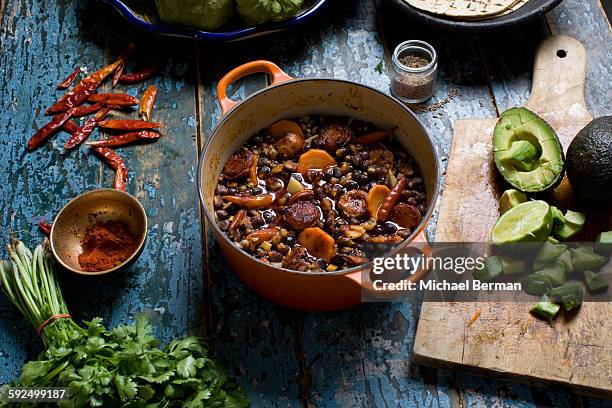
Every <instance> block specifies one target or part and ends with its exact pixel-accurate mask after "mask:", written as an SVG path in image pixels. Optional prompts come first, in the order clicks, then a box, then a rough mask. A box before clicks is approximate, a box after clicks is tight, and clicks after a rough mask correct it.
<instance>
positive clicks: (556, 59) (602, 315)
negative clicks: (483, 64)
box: [414, 36, 612, 395]
mask: <svg viewBox="0 0 612 408" xmlns="http://www.w3.org/2000/svg"><path fill="white" fill-rule="evenodd" d="M558 50H564V51H565V52H566V56H565V57H563V56H564V55H565V54H559V53H558V52H557V51H558ZM585 73H586V52H585V50H584V49H583V47H582V46H581V45H580V44H579V43H578V42H577V41H575V40H573V39H571V38H569V37H565V36H556V37H551V38H550V39H548V40H546V41H544V42H543V43H542V44H541V45H540V47H539V48H538V51H537V53H536V58H535V68H534V79H533V91H532V93H531V96H530V98H529V99H528V101H527V104H526V105H527V107H529V108H530V109H532V110H534V111H535V112H537V113H538V114H540V115H541V116H542V117H544V118H545V119H546V120H547V121H548V122H549V123H550V124H551V126H553V128H555V129H556V131H557V133H558V135H559V138H560V140H561V142H562V144H563V145H564V147H565V148H567V145H568V144H569V142H570V141H571V139H572V138H573V136H574V135H575V134H576V132H577V131H578V130H579V129H581V128H582V127H583V126H584V125H585V124H586V123H587V122H588V121H589V120H590V115H589V113H588V111H587V109H586V106H585V103H584V92H583V84H584V78H585ZM495 122H496V120H495V119H481V120H467V121H459V122H457V123H456V124H455V134H454V141H453V148H452V152H451V158H450V164H449V168H448V172H447V178H446V189H445V194H444V196H443V204H442V208H441V211H440V218H439V223H438V230H437V233H436V240H437V241H440V242H460V241H464V242H465V241H467V242H486V241H488V239H489V234H490V230H491V228H492V226H493V224H494V223H495V220H496V219H497V217H498V211H497V199H498V197H499V195H500V190H501V185H500V184H499V183H497V181H496V180H495V170H494V166H493V164H492V158H491V151H492V146H491V138H492V130H493V127H494V125H495ZM569 194H571V190H568V186H564V185H563V184H562V185H561V186H560V187H558V188H557V189H556V191H555V193H554V194H553V196H552V197H551V198H550V199H551V200H552V201H553V202H555V203H556V204H557V205H561V204H562V203H571V200H569V199H567V196H568V195H569ZM589 213H590V216H591V219H592V220H594V221H591V223H593V222H595V223H597V224H598V228H599V229H601V227H602V226H601V221H602V220H605V219H606V218H605V216H604V214H600V216H597V215H594V213H593V209H591V211H589ZM471 220H477V222H472V221H471ZM611 225H612V224H611ZM604 229H606V228H604ZM592 238H593V237H587V239H592ZM529 307H530V305H528V304H507V303H478V304H466V303H457V304H448V303H432V302H425V303H424V304H423V307H422V311H421V320H420V324H419V329H418V332H417V338H416V341H415V350H414V351H415V356H416V357H417V358H418V359H420V360H422V361H429V360H435V361H436V362H437V363H440V364H445V363H446V364H461V365H464V366H468V367H472V368H482V369H487V370H490V371H494V372H496V373H498V374H506V375H515V376H516V375H521V376H527V377H533V378H537V379H546V380H550V381H555V382H560V383H564V384H569V385H572V386H576V387H577V388H580V389H581V390H583V391H584V390H586V389H588V390H589V391H592V392H595V391H601V392H602V393H603V394H604V395H606V393H607V394H608V395H609V394H610V391H612V390H611V389H610V384H612V378H611V377H610V372H612V357H611V356H612V352H611V347H612V345H611V344H610V343H609V341H608V340H606V333H609V332H610V330H611V329H612V326H610V323H609V322H607V316H609V315H610V312H611V311H612V307H611V306H610V305H609V304H603V303H597V304H594V303H587V304H585V305H583V307H582V308H581V310H580V314H579V316H578V318H576V319H568V320H559V321H557V322H556V324H555V325H548V324H546V323H544V322H541V321H539V320H537V319H535V318H533V317H532V316H530V315H529V314H528V309H529ZM476 309H479V310H480V311H481V317H480V318H479V319H478V320H477V321H476V322H475V323H474V324H472V325H469V327H468V325H467V320H468V319H469V318H470V316H472V314H473V313H474V311H475V310H476ZM551 343H554V344H555V347H550V344H551ZM544 356H545V358H543V357H544Z"/></svg>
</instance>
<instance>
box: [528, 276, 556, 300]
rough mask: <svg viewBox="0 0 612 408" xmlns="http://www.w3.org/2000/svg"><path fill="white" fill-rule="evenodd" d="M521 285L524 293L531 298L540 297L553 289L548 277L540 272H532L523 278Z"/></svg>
mask: <svg viewBox="0 0 612 408" xmlns="http://www.w3.org/2000/svg"><path fill="white" fill-rule="evenodd" d="M521 283H522V285H523V289H524V290H525V292H526V293H527V294H529V295H533V296H542V295H544V294H546V293H548V291H549V290H551V289H552V287H553V285H552V283H551V282H550V278H549V277H548V275H546V274H545V273H542V272H534V273H532V274H531V275H527V276H525V277H524V278H523V280H522V282H521Z"/></svg>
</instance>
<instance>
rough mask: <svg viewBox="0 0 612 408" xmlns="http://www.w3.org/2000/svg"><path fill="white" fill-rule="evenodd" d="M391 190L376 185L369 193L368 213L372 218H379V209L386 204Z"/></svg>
mask: <svg viewBox="0 0 612 408" xmlns="http://www.w3.org/2000/svg"><path fill="white" fill-rule="evenodd" d="M390 192H391V190H389V187H387V186H385V185H383V184H376V185H375V186H374V187H372V188H371V189H370V191H368V211H370V216H371V217H372V218H377V217H378V209H379V208H380V206H381V205H382V203H384V202H385V199H386V198H387V196H388V195H389V193H390Z"/></svg>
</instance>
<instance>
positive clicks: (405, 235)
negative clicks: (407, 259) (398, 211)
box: [397, 229, 412, 238]
mask: <svg viewBox="0 0 612 408" xmlns="http://www.w3.org/2000/svg"><path fill="white" fill-rule="evenodd" d="M397 235H399V236H400V237H402V238H408V237H409V236H410V235H412V230H409V229H401V230H399V231H397Z"/></svg>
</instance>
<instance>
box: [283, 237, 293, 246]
mask: <svg viewBox="0 0 612 408" xmlns="http://www.w3.org/2000/svg"><path fill="white" fill-rule="evenodd" d="M294 242H295V237H294V236H292V235H287V236H286V237H285V244H287V245H289V246H291V245H293V243H294Z"/></svg>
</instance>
